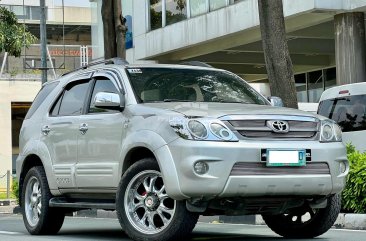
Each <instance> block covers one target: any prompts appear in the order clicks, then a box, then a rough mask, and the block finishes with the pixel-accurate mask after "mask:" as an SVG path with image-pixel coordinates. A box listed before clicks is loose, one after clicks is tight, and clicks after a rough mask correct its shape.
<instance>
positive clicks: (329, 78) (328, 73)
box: [324, 68, 337, 89]
mask: <svg viewBox="0 0 366 241" xmlns="http://www.w3.org/2000/svg"><path fill="white" fill-rule="evenodd" d="M324 71H325V89H329V88H332V87H334V86H337V74H336V68H331V69H326V70H324Z"/></svg>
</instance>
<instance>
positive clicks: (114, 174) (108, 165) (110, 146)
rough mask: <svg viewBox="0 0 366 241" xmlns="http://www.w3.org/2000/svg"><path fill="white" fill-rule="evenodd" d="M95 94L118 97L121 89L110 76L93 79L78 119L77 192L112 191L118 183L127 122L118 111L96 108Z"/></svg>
mask: <svg viewBox="0 0 366 241" xmlns="http://www.w3.org/2000/svg"><path fill="white" fill-rule="evenodd" d="M98 92H110V93H117V94H120V96H121V97H122V94H121V93H122V89H121V85H120V83H119V82H118V80H117V78H116V76H115V75H113V74H109V73H103V72H98V73H96V74H95V75H94V76H93V82H92V88H91V92H90V96H89V100H88V102H87V105H86V108H85V109H86V112H85V113H84V115H82V116H81V117H80V127H84V128H85V132H84V133H79V138H78V162H77V164H76V182H77V187H78V188H79V189H95V188H99V189H100V188H103V189H104V188H107V189H108V188H115V187H116V185H117V183H118V180H119V178H118V167H119V163H120V152H121V145H122V140H123V136H124V127H123V126H124V123H125V121H126V118H125V117H124V115H123V113H122V112H121V111H120V110H107V109H102V108H97V107H95V106H94V104H93V100H94V97H95V95H96V94H97V93H98Z"/></svg>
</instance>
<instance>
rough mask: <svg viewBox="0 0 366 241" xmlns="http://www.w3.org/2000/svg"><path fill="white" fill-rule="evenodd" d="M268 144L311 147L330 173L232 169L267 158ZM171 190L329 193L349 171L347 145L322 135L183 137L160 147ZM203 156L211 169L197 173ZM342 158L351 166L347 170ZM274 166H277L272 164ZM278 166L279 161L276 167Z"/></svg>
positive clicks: (191, 194) (200, 194)
mask: <svg viewBox="0 0 366 241" xmlns="http://www.w3.org/2000/svg"><path fill="white" fill-rule="evenodd" d="M262 149H310V150H311V163H326V164H327V165H328V166H329V172H328V173H327V174H324V173H323V174H311V173H309V174H307V173H302V174H294V173H292V172H291V168H289V169H288V170H289V171H288V172H287V173H278V174H273V173H272V174H271V175H252V174H251V175H248V174H247V175H231V172H232V169H233V166H234V165H235V164H236V163H238V162H241V163H259V162H261V150H262ZM155 155H156V157H157V159H158V161H159V164H160V168H161V171H162V174H163V176H164V179H165V180H164V181H165V184H166V190H167V193H168V194H169V196H171V197H173V198H175V199H178V200H180V199H187V198H205V199H214V198H220V197H254V196H277V195H278V196H280V195H301V196H312V195H314V196H315V195H316V196H319V195H321V196H323V195H324V196H325V195H330V194H335V193H339V192H341V191H342V189H343V188H344V185H345V179H346V175H347V174H348V169H349V168H348V161H347V155H346V149H345V147H344V145H343V144H342V143H319V142H318V141H291V142H290V141H260V142H259V141H239V142H209V141H207V142H205V141H189V140H183V139H177V140H175V141H173V142H171V143H169V144H168V145H166V146H163V147H161V148H159V149H158V150H156V151H155ZM197 161H205V162H206V163H208V165H209V171H208V173H206V174H204V175H197V174H196V173H195V172H194V170H193V166H194V164H195V163H196V162H197ZM340 162H343V163H345V164H346V167H347V170H346V171H345V172H343V173H342V172H341V168H340ZM268 168H271V167H268ZM272 168H273V167H272Z"/></svg>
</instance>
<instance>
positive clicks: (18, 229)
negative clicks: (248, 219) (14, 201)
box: [0, 215, 366, 241]
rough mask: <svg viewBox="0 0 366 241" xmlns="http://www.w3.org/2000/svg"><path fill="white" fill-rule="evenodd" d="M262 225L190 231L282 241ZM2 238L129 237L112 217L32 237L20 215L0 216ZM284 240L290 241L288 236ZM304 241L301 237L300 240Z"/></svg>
mask: <svg viewBox="0 0 366 241" xmlns="http://www.w3.org/2000/svg"><path fill="white" fill-rule="evenodd" d="M281 239H282V238H280V237H279V236H278V235H276V234H274V233H273V232H272V231H271V230H269V229H268V228H267V227H265V226H253V225H232V224H207V223H199V224H198V225H197V226H196V228H195V230H194V231H193V235H192V240H197V241H202V240H214V241H251V240H254V241H270V240H281ZM0 240H1V241H38V240H40V241H42V240H44V241H46V240H56V241H61V240H62V241H64V240H73V241H81V240H98V241H102V240H118V241H127V240H130V239H128V237H127V236H126V235H125V233H124V232H123V231H122V230H121V228H120V226H119V224H118V221H117V220H114V219H91V218H67V219H66V221H65V223H64V226H63V227H62V229H61V231H60V233H59V234H58V235H56V236H31V235H29V234H28V233H27V232H26V230H25V228H24V225H23V221H22V218H21V216H19V215H0ZM316 240H317V241H323V240H324V241H326V240H332V241H333V240H334V241H361V240H366V231H353V230H335V229H333V230H331V231H329V232H328V233H326V234H325V235H323V236H321V237H319V238H317V239H316ZM286 241H291V240H290V239H287V240H286ZM301 241H303V240H301Z"/></svg>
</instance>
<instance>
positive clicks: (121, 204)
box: [116, 158, 199, 241]
mask: <svg viewBox="0 0 366 241" xmlns="http://www.w3.org/2000/svg"><path fill="white" fill-rule="evenodd" d="M144 184H145V185H144ZM116 210H117V215H118V219H119V222H120V224H121V226H122V228H123V229H124V231H125V232H126V234H127V235H128V236H129V237H130V238H131V239H133V240H136V241H169V240H186V238H187V236H188V235H190V234H191V232H192V230H193V228H194V227H195V225H196V223H197V220H198V217H199V214H197V213H191V212H189V211H188V210H187V209H186V205H185V201H176V200H173V199H172V198H170V197H168V195H167V194H166V192H165V188H164V183H163V179H162V177H161V174H160V170H159V165H158V163H157V162H156V160H155V159H154V158H145V159H142V160H140V161H138V162H136V163H135V164H133V165H132V166H131V167H130V168H129V169H128V170H127V171H126V172H125V173H124V174H123V176H122V179H121V181H120V183H119V186H118V191H117V197H116Z"/></svg>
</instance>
